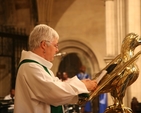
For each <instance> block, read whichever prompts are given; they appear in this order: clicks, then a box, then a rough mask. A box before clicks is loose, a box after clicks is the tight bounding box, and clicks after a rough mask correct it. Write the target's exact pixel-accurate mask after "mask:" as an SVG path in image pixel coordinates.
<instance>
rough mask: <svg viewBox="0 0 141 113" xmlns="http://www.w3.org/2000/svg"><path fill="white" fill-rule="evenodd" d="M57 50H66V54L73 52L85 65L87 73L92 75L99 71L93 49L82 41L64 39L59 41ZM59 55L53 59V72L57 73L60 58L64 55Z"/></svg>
mask: <svg viewBox="0 0 141 113" xmlns="http://www.w3.org/2000/svg"><path fill="white" fill-rule="evenodd" d="M59 52H62V53H63V52H66V55H68V54H70V53H75V54H77V56H78V57H79V58H80V60H81V62H82V64H84V65H87V70H88V72H89V74H90V75H91V76H92V77H94V75H95V73H96V72H98V71H99V65H98V61H97V58H96V56H95V54H94V53H93V51H92V50H91V49H90V48H89V47H88V46H87V45H85V44H84V43H82V42H80V41H76V40H65V41H61V42H59ZM66 55H64V56H60V57H57V58H55V60H54V65H55V66H54V67H53V70H54V72H56V73H57V70H58V69H57V68H58V66H59V64H60V62H61V60H62V59H63V58H64V57H65V56H66Z"/></svg>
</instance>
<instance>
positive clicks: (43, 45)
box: [40, 41, 47, 49]
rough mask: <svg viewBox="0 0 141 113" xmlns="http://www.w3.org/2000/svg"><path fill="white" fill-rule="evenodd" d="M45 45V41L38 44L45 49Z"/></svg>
mask: <svg viewBox="0 0 141 113" xmlns="http://www.w3.org/2000/svg"><path fill="white" fill-rule="evenodd" d="M46 46H47V44H46V42H45V41H42V42H41V44H40V47H41V48H42V49H45V47H46Z"/></svg>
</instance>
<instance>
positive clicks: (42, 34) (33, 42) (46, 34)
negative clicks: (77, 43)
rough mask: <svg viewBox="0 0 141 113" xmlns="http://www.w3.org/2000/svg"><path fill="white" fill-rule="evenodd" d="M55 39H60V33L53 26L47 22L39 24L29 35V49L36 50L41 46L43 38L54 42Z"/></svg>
mask: <svg viewBox="0 0 141 113" xmlns="http://www.w3.org/2000/svg"><path fill="white" fill-rule="evenodd" d="M54 39H59V35H58V33H57V32H56V31H55V30H54V29H53V28H51V27H49V26H47V25H45V24H39V25H37V26H35V27H34V28H33V30H32V31H31V33H30V35H29V40H28V44H29V50H31V51H32V50H34V49H35V48H37V47H39V45H40V43H41V42H42V41H43V40H46V41H49V42H52V41H53V40H54Z"/></svg>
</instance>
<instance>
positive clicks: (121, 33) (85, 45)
mask: <svg viewBox="0 0 141 113" xmlns="http://www.w3.org/2000/svg"><path fill="white" fill-rule="evenodd" d="M140 6H141V1H140V0H136V1H134V0H0V99H3V98H4V97H5V96H6V95H8V94H9V92H10V89H11V88H14V87H15V78H16V69H17V66H18V63H19V60H20V55H21V51H22V50H23V49H24V50H28V43H27V42H28V36H29V33H30V31H31V30H32V29H33V27H34V26H35V25H38V24H47V25H49V26H51V27H52V28H54V29H55V30H56V31H57V32H58V34H59V36H60V39H59V53H62V54H61V55H60V56H56V57H55V59H54V61H53V62H52V63H53V68H52V71H53V72H54V74H55V75H57V72H60V71H61V72H67V73H68V75H69V77H73V76H75V75H76V74H77V73H78V71H79V68H80V66H81V65H85V66H86V71H87V73H88V74H89V75H90V76H91V78H94V77H95V75H96V74H97V73H98V72H100V70H102V69H103V68H104V67H105V66H106V65H107V64H108V63H109V62H111V61H112V60H113V59H114V58H115V57H116V56H117V55H119V54H120V53H121V47H122V46H121V45H122V41H123V39H124V37H126V35H127V34H128V33H136V34H138V35H139V36H140V35H141V7H140ZM140 50H141V48H140V46H139V47H137V48H136V50H135V52H138V51H140ZM140 62H141V59H140V58H139V59H138V60H137V65H138V67H139V70H141V63H140ZM140 81H141V77H140V74H139V77H138V79H137V80H136V81H135V82H134V83H133V84H132V85H131V86H129V87H128V88H127V90H126V94H125V97H124V100H123V103H124V105H125V106H128V107H131V101H132V98H133V97H136V98H137V99H138V101H139V102H141V96H140V94H141V89H140V85H141V83H140ZM107 97H108V105H111V104H113V100H112V98H111V95H110V94H107ZM92 103H93V104H92V105H93V106H92V109H93V111H92V112H93V113H98V109H99V96H97V97H96V98H95V99H93V100H92Z"/></svg>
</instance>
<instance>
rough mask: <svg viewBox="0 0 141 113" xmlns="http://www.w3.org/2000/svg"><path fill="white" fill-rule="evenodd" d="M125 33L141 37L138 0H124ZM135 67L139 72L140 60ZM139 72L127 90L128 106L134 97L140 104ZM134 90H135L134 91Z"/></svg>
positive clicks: (138, 49)
mask: <svg viewBox="0 0 141 113" xmlns="http://www.w3.org/2000/svg"><path fill="white" fill-rule="evenodd" d="M126 32H127V33H131V32H133V33H136V34H138V35H139V36H141V1H140V0H136V1H135V0H126ZM140 50H141V47H140V46H139V47H137V48H136V50H135V53H136V52H138V51H140ZM137 65H138V67H139V70H141V58H139V59H138V61H137ZM140 81H141V72H140V74H139V77H138V79H137V80H136V81H135V82H134V83H133V84H132V85H131V86H129V88H128V90H127V94H126V96H127V98H128V99H127V103H128V106H130V103H131V99H132V98H133V97H134V96H135V97H136V98H137V99H138V101H139V102H141V96H140V94H141V89H140V86H141V82H140ZM135 89H136V90H135Z"/></svg>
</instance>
